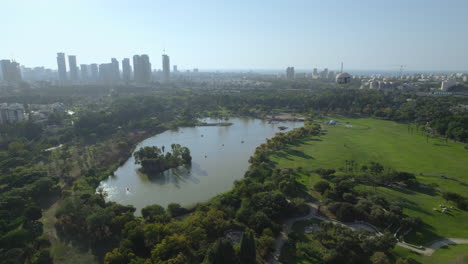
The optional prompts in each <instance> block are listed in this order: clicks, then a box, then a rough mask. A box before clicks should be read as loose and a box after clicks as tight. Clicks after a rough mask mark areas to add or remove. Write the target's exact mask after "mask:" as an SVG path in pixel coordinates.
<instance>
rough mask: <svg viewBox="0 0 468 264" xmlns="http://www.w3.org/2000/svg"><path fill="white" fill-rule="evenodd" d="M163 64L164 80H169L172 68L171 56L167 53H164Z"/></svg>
mask: <svg viewBox="0 0 468 264" xmlns="http://www.w3.org/2000/svg"><path fill="white" fill-rule="evenodd" d="M162 66H163V81H164V82H168V81H170V78H171V68H170V62H169V56H167V55H166V54H163V55H162Z"/></svg>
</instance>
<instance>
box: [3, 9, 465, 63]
mask: <svg viewBox="0 0 468 264" xmlns="http://www.w3.org/2000/svg"><path fill="white" fill-rule="evenodd" d="M0 10H1V11H2V12H1V21H2V25H1V27H0V58H2V59H3V58H14V59H16V60H17V61H18V62H20V63H21V64H23V65H26V66H40V65H44V66H46V67H51V68H54V69H55V68H57V65H56V59H55V57H56V53H57V52H60V51H63V52H65V53H66V54H67V55H69V54H71V55H77V61H78V64H88V63H93V62H96V63H103V62H109V61H110V58H111V57H116V58H117V59H119V60H121V59H122V58H124V57H131V56H132V55H133V54H148V55H149V56H150V59H151V62H152V65H153V68H161V54H162V52H163V49H165V50H166V53H167V54H168V55H169V56H170V57H171V65H172V64H177V65H178V66H179V68H180V69H187V68H195V67H198V68H200V69H283V68H286V67H287V66H295V67H296V68H298V69H311V68H314V67H318V68H323V67H328V68H331V69H337V68H339V64H340V62H341V61H344V64H345V68H347V69H386V70H393V69H398V68H399V65H402V64H403V65H406V68H407V69H408V70H468V1H467V0H342V1H337V0H336V1H333V0H331V1H330V0H320V1H313V0H304V1H299V0H297V1H295V0H264V1H256V0H245V1H244V0H232V1H223V0H192V1H176V0H173V1H156V0H41V1H39V0H0Z"/></svg>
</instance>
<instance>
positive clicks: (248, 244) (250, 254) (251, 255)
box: [239, 231, 256, 264]
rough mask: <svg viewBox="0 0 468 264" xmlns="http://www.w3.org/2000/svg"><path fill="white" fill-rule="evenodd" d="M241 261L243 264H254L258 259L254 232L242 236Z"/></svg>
mask: <svg viewBox="0 0 468 264" xmlns="http://www.w3.org/2000/svg"><path fill="white" fill-rule="evenodd" d="M239 256H240V261H241V263H242V264H244V263H245V264H254V263H255V258H256V250H255V237H254V234H253V232H252V231H247V232H244V233H243V234H242V237H241V241H240V251H239Z"/></svg>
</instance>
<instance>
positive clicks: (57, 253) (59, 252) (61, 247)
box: [41, 199, 98, 264]
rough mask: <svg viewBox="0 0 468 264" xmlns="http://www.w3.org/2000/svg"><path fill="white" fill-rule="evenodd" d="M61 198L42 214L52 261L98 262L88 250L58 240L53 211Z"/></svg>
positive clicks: (70, 263)
mask: <svg viewBox="0 0 468 264" xmlns="http://www.w3.org/2000/svg"><path fill="white" fill-rule="evenodd" d="M61 203H62V200H61V199H59V200H57V201H56V202H55V203H54V204H52V205H51V206H50V207H49V208H48V209H47V210H45V211H44V212H43V214H42V219H41V221H42V224H43V227H44V234H45V235H47V237H48V238H49V241H50V243H51V248H52V251H51V254H52V257H53V259H54V263H60V264H62V263H63V264H81V263H86V264H98V261H97V259H96V258H95V257H94V255H93V254H92V253H91V252H89V251H81V250H79V249H77V248H75V247H73V246H71V245H68V244H66V243H63V242H62V241H60V239H59V237H58V236H57V231H56V229H55V223H56V222H57V218H55V213H56V212H57V209H58V208H59V207H60V205H61Z"/></svg>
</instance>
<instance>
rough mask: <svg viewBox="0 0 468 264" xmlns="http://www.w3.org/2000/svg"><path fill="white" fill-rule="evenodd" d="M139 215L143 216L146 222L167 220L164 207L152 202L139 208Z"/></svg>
mask: <svg viewBox="0 0 468 264" xmlns="http://www.w3.org/2000/svg"><path fill="white" fill-rule="evenodd" d="M141 215H142V216H143V218H145V219H146V220H147V221H148V222H152V223H153V222H166V221H167V214H166V210H165V209H164V207H162V206H160V205H159V204H153V205H148V206H145V207H144V208H143V209H141Z"/></svg>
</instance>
